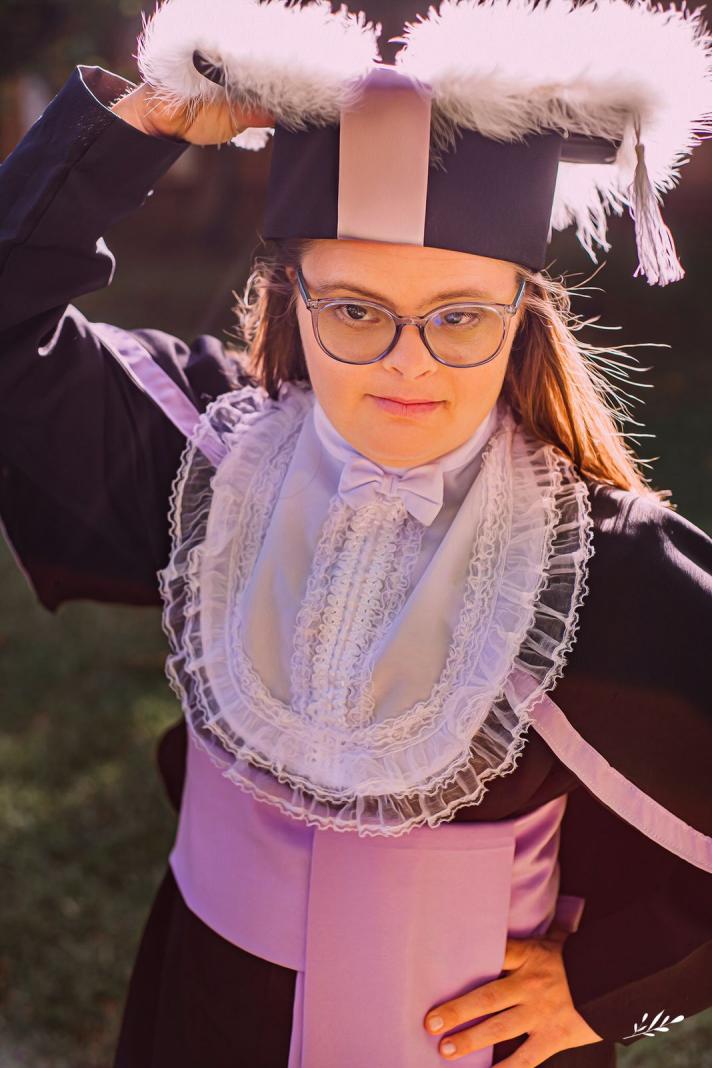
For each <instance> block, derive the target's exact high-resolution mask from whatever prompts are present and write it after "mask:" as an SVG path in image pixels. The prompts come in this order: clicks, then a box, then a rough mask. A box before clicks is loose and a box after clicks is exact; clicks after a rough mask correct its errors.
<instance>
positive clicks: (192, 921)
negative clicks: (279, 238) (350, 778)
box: [0, 66, 712, 1068]
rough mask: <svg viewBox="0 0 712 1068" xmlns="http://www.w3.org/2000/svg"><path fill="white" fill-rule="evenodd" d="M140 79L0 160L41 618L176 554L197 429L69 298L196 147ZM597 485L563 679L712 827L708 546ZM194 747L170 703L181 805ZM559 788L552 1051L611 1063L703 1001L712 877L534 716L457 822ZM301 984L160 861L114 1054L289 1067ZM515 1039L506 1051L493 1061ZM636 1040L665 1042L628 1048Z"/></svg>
mask: <svg viewBox="0 0 712 1068" xmlns="http://www.w3.org/2000/svg"><path fill="white" fill-rule="evenodd" d="M127 85H128V83H126V82H125V81H124V80H123V79H121V78H119V77H118V76H116V75H113V74H111V73H109V72H107V71H104V70H103V69H102V68H100V67H90V66H82V67H77V68H75V70H74V71H73V73H72V74H71V76H70V77H69V79H68V80H67V82H66V83H65V85H64V86H63V88H62V89H61V91H60V92H59V93H58V94H57V96H56V97H55V98H54V99H53V100H52V102H51V103H50V104H49V106H48V107H47V108H46V109H45V111H44V113H43V115H42V116H41V117H40V118H39V119H38V120H37V122H36V123H35V124H34V125H33V127H32V128H31V129H30V130H29V131H28V133H27V134H26V135H25V137H24V138H23V139H22V141H21V142H20V143H19V145H18V146H17V148H16V149H15V150H14V151H13V152H12V153H11V155H10V156H9V157H8V158H7V160H6V161H5V162H4V163H3V164H2V166H0V218H1V219H2V225H1V228H0V517H1V518H2V521H3V523H4V528H5V535H6V538H7V540H8V542H9V544H10V546H11V548H12V549H13V551H14V553H15V555H16V559H17V563H18V566H19V567H20V568H21V569H22V570H23V572H24V574H25V576H26V578H27V580H28V582H29V584H30V586H31V588H32V590H33V592H34V594H35V595H36V597H37V598H38V600H39V602H40V603H41V604H42V605H43V606H44V607H45V608H47V609H48V610H49V611H51V612H55V611H56V610H57V608H58V607H59V606H60V605H61V604H63V603H65V602H67V601H71V600H78V599H91V600H95V601H103V602H114V603H122V604H132V605H156V606H158V605H160V603H161V602H160V596H159V592H158V583H157V576H156V572H157V570H159V569H160V568H163V567H164V566H165V564H166V563H167V560H168V556H169V551H170V538H169V528H168V521H167V514H168V498H169V493H170V488H171V483H172V480H173V478H174V476H175V473H176V471H177V467H178V462H179V457H180V454H181V451H182V449H183V447H184V445H185V438H184V436H183V434H182V433H181V432H180V431H179V430H177V429H176V427H175V426H174V425H173V424H172V423H171V422H170V421H169V419H168V418H167V417H166V415H165V414H164V413H163V412H162V411H161V410H160V409H159V408H158V407H157V405H156V404H155V403H154V402H153V400H152V399H151V397H150V396H149V395H148V394H146V393H145V392H142V390H141V389H139V388H138V387H137V385H136V383H135V382H134V381H133V380H132V379H131V378H130V377H129V376H128V374H127V373H126V372H125V370H124V368H123V367H122V365H121V364H120V363H119V362H118V361H117V360H116V359H115V357H114V356H113V355H112V353H111V352H110V351H109V350H108V349H107V347H106V346H105V345H104V343H103V342H102V340H101V338H100V336H99V331H98V330H97V328H96V326H95V324H93V323H92V322H90V321H89V320H88V319H87V318H86V317H85V316H84V315H83V314H82V313H81V312H80V311H79V309H78V308H76V307H75V306H74V305H73V304H72V303H70V302H71V301H72V300H73V299H76V298H77V297H79V296H80V295H82V294H84V293H88V292H92V291H95V290H98V289H100V288H101V287H103V286H105V285H108V284H109V283H110V282H111V279H112V276H113V272H114V266H115V261H114V258H113V255H112V253H111V251H110V250H109V249H108V247H107V245H106V244H105V242H104V240H103V238H102V234H104V233H105V232H106V230H107V229H108V228H109V227H110V226H111V225H113V224H114V223H115V222H116V221H118V220H119V219H120V218H122V217H123V216H124V215H126V214H127V213H128V212H131V211H135V210H137V209H138V208H139V207H140V206H141V205H142V204H143V202H144V201H145V199H146V197H147V196H148V195H150V193H151V192H152V191H153V188H152V187H153V185H154V184H155V182H156V181H157V180H158V178H159V177H160V176H161V175H162V174H163V173H164V172H165V171H166V170H167V169H168V168H169V167H170V166H171V164H172V163H173V162H174V161H175V160H176V159H177V158H178V157H179V156H180V155H181V153H182V152H183V151H184V150H185V148H186V147H187V143H186V142H183V141H177V140H171V139H168V138H161V137H150V136H148V135H145V134H143V133H141V132H140V131H138V130H136V129H134V128H133V127H131V126H130V125H128V124H127V123H125V122H124V121H123V120H121V119H120V118H119V117H118V116H116V115H114V114H113V113H112V112H111V111H109V109H108V107H107V106H106V105H108V104H109V103H111V102H112V101H113V100H114V99H116V97H117V96H118V95H119V94H120V93H121V92H122V91H123V90H124V89H125V88H126V87H127ZM89 87H91V91H90V88H89ZM125 335H126V339H127V340H129V341H130V340H131V337H133V338H137V339H140V341H141V342H142V344H143V345H144V346H146V347H147V349H148V351H149V352H150V354H151V355H152V357H153V359H154V360H155V361H156V362H157V363H158V364H159V365H160V366H161V367H162V368H163V369H164V370H165V371H166V372H167V373H168V375H170V377H171V378H172V379H173V381H174V382H175V383H176V385H177V386H178V387H179V388H180V389H181V390H183V392H184V393H185V394H186V395H187V396H188V397H189V399H190V400H191V401H192V403H193V404H194V405H195V407H196V408H198V409H199V410H201V411H202V410H204V409H205V407H206V405H207V404H208V403H209V401H210V400H212V399H213V398H214V397H216V396H218V395H219V394H221V393H223V392H225V391H227V390H229V389H232V388H235V387H236V386H239V385H240V383H241V382H243V381H244V377H243V372H242V371H241V370H240V369H239V367H238V365H237V364H236V362H235V360H234V358H233V357H232V356H231V355H230V354H229V353H228V352H227V351H226V350H225V347H224V346H223V344H222V342H221V341H220V340H219V339H218V338H216V337H213V336H210V335H201V336H199V337H197V338H196V339H195V340H193V341H192V342H191V343H190V344H187V343H186V342H184V341H182V340H180V339H178V338H176V337H173V336H171V335H170V334H167V333H165V332H163V331H160V330H153V329H148V328H147V329H140V330H139V329H137V330H133V331H125ZM589 489H590V495H591V505H592V516H593V523H594V538H593V544H594V554H593V557H592V559H591V561H590V570H589V593H588V595H587V597H586V599H585V601H584V604H583V607H582V609H581V612H580V617H579V620H580V622H579V630H578V634H577V638H576V641H575V644H574V648H573V650H572V652H571V653H570V655H569V658H568V662H567V665H566V668H565V671H564V674H563V677H562V678H560V679H559V680H558V682H557V683H556V686H555V688H554V690H553V691H551V694H550V696H551V697H553V699H554V700H555V701H556V703H557V704H558V705H559V706H560V707H561V708H562V709H563V710H564V712H565V714H566V716H567V718H568V720H569V721H570V722H571V723H572V724H573V726H574V727H575V728H576V730H577V731H578V732H579V733H580V734H581V736H582V737H583V738H585V739H586V741H587V742H589V743H590V744H591V745H592V746H594V747H595V748H596V750H597V751H598V752H599V753H600V754H602V755H603V756H604V757H605V759H606V760H607V761H608V762H609V763H610V764H611V765H612V766H613V767H614V768H616V769H618V770H619V771H620V772H621V773H622V774H623V775H625V776H626V777H627V778H628V779H629V780H630V781H631V782H633V783H634V784H635V785H636V786H638V787H639V788H640V789H642V790H643V791H645V792H646V793H647V794H648V795H649V796H651V797H652V798H654V799H655V800H656V801H657V802H659V803H660V804H661V805H663V806H664V807H665V808H667V809H668V810H669V811H670V812H672V813H674V814H675V815H676V816H678V817H680V818H681V819H683V820H685V821H686V822H687V823H689V824H690V825H691V826H692V827H694V828H696V829H697V830H698V831H701V832H703V833H704V834H707V835H710V834H712V803H711V802H710V788H709V768H710V754H712V715H710V706H709V700H708V697H707V693H708V683H707V673H708V669H707V657H706V655H705V653H706V650H707V648H708V647H709V639H710V634H711V633H712V627H711V626H710V623H711V605H712V577H711V576H712V539H710V538H709V537H708V536H707V535H706V534H705V533H704V532H703V531H702V530H700V529H699V528H697V527H696V526H694V525H693V524H692V523H690V522H689V521H688V520H687V519H685V518H684V517H683V516H681V515H679V514H677V513H675V512H673V511H670V510H667V509H659V508H657V507H655V506H654V505H653V504H651V503H649V502H648V501H646V500H644V499H642V498H640V497H639V496H637V495H636V494H634V493H631V492H626V491H623V490H620V489H617V488H615V487H611V486H609V485H606V484H604V483H602V482H599V481H589ZM185 745H186V733H185V725H184V723H183V721H182V720H179V721H178V722H177V723H176V725H175V726H174V727H173V728H171V730H170V731H168V732H167V733H166V734H165V735H164V737H163V738H162V739H161V742H160V744H159V749H158V754H157V757H158V766H159V769H160V772H161V774H162V777H163V780H164V783H165V786H166V790H167V793H168V796H169V798H170V799H171V801H172V802H173V804H174V805H175V807H176V808H178V807H179V806H180V797H181V789H182V781H183V774H184V765H185ZM563 793H567V794H568V795H569V801H568V807H567V810H566V814H565V816H564V821H563V824H562V829H561V854H560V860H561V887H560V890H561V893H569V894H576V895H580V896H583V897H585V898H586V907H585V910H584V914H583V919H582V921H581V925H580V928H579V930H578V931H577V932H575V933H573V934H571V935H570V936H569V937H568V938H567V940H566V942H565V944H564V950H563V955H564V963H565V966H566V972H567V977H568V981H569V986H570V989H571V994H572V998H573V1002H574V1004H575V1006H576V1008H577V1009H578V1011H579V1012H580V1013H581V1015H582V1016H583V1017H584V1018H585V1019H586V1020H587V1021H588V1022H589V1023H590V1025H591V1026H592V1027H593V1029H594V1030H595V1031H596V1032H597V1033H598V1034H599V1035H601V1036H602V1037H603V1039H604V1040H605V1041H603V1042H599V1043H594V1044H591V1045H588V1046H584V1047H579V1048H577V1049H574V1050H567V1051H563V1052H562V1053H559V1054H557V1055H556V1056H555V1057H552V1058H550V1059H549V1060H547V1061H546V1062H545V1063H546V1065H547V1066H551V1068H604V1066H610V1065H613V1064H614V1063H615V1056H614V1045H613V1044H614V1043H615V1042H620V1041H622V1040H623V1038H624V1036H627V1035H630V1034H631V1033H632V1031H633V1028H634V1025H635V1024H637V1023H639V1022H640V1021H641V1019H642V1017H643V1015H644V1014H645V1013H648V1019H649V1020H650V1019H652V1017H653V1016H655V1015H656V1014H657V1013H658V1012H659V1011H660V1010H663V1011H664V1013H665V1014H669V1015H670V1016H671V1017H673V1016H676V1015H679V1014H683V1015H684V1016H685V1017H690V1016H692V1015H694V1014H695V1013H698V1012H700V1011H702V1010H703V1009H705V1008H708V1007H710V1006H712V877H711V876H710V874H709V873H707V872H705V871H703V870H702V869H701V868H699V867H696V866H695V865H693V864H691V863H689V862H687V861H685V860H682V859H680V858H679V857H678V856H676V855H674V854H673V853H671V852H669V851H668V850H667V849H665V848H663V847H662V846H660V845H658V844H657V843H656V842H654V841H653V840H651V839H650V838H649V837H647V836H646V835H644V834H641V833H640V832H639V831H638V830H637V829H636V828H635V827H634V826H632V825H631V823H630V822H627V821H626V820H624V819H622V818H621V817H620V816H619V815H618V814H617V813H616V812H615V811H612V810H611V809H610V808H608V807H607V806H606V805H605V804H604V803H602V801H601V800H600V798H598V797H597V796H596V795H595V794H594V793H592V792H591V791H590V790H589V789H587V788H585V787H584V786H583V785H582V784H581V783H580V781H579V780H578V779H577V778H576V776H575V775H574V774H573V773H572V772H571V771H570V769H569V768H568V767H566V766H565V765H564V764H562V763H561V762H560V761H559V760H558V759H557V758H556V756H555V755H554V753H553V752H552V750H551V749H550V748H549V747H548V746H547V744H546V743H545V742H544V741H543V740H542V738H540V737H539V736H538V735H537V734H536V732H535V731H533V730H530V731H529V734H528V743H527V745H526V747H525V749H524V751H523V753H522V756H521V758H520V760H519V762H518V765H517V767H516V769H515V771H514V772H513V773H511V774H509V775H507V776H504V777H502V778H500V779H495V780H492V782H491V785H490V788H489V790H488V792H487V793H486V795H485V797H484V799H483V801H482V803H481V804H480V805H473V806H469V807H465V808H462V809H460V810H459V811H458V812H457V813H456V816H455V819H456V820H458V821H465V820H471V821H477V820H494V819H503V818H509V817H512V816H515V815H520V814H522V813H524V812H526V811H528V810H530V809H531V808H534V807H535V806H537V805H540V804H543V803H544V802H546V801H548V800H551V799H552V798H554V797H557V796H559V795H561V794H563ZM236 991H237V992H238V994H237V996H236ZM293 991H294V973H293V972H291V971H290V970H289V969H285V968H282V967H280V966H278V965H275V964H272V963H270V962H267V961H262V960H258V959H257V958H255V957H253V956H251V955H250V954H249V953H246V952H245V951H244V950H242V949H240V948H239V947H236V946H233V945H231V944H230V943H228V942H226V941H224V940H223V939H222V938H221V937H220V936H219V935H217V934H216V933H215V932H213V931H211V930H210V928H209V927H207V926H206V925H205V924H203V923H202V922H201V921H200V920H199V919H198V918H197V917H196V916H194V915H193V914H192V913H190V911H189V910H188V909H187V907H186V906H185V903H184V902H183V900H182V898H181V896H180V893H179V891H178V888H177V887H176V885H175V881H174V880H173V878H172V874H171V872H170V869H167V871H166V874H165V877H164V880H163V882H162V884H161V886H160V888H159V891H158V894H157V896H156V899H155V901H154V904H153V907H152V910H151V915H150V917H149V920H148V922H147V925H146V928H145V930H144V932H143V938H142V941H141V947H140V950H139V954H138V959H137V961H136V965H135V968H134V972H133V974H132V978H131V984H130V988H129V994H128V998H127V1005H126V1009H125V1016H124V1022H123V1028H122V1034H121V1040H120V1043H119V1050H118V1052H117V1060H116V1065H115V1068H149V1066H150V1068H165V1065H167V1064H170V1065H171V1068H223V1066H225V1068H227V1066H228V1065H231V1066H232V1068H234V1066H235V1065H238V1064H242V1063H244V1064H248V1063H249V1064H250V1066H251V1068H259V1066H265V1068H284V1065H286V1050H287V1049H288V1045H289V1032H290V1028H291V1003H292V996H293ZM221 1006H222V1007H224V1012H223V1011H222V1008H221ZM225 1014H227V1017H228V1018H230V1019H231V1021H232V1024H231V1026H230V1028H228V1029H226V1028H225V1027H224V1025H223V1024H222V1023H221V1021H224V1019H225V1018H226V1015H225ZM414 1026H419V1022H418V1021H416V1022H415V1023H414ZM677 1027H682V1028H684V1027H685V1023H684V1022H683V1023H681V1024H678V1025H677ZM522 1041H524V1036H523V1037H521V1038H519V1039H517V1040H513V1041H511V1042H505V1043H500V1044H498V1045H497V1046H495V1063H497V1062H498V1061H500V1060H502V1059H504V1057H505V1056H507V1055H508V1054H510V1053H511V1052H513V1050H514V1049H515V1048H516V1047H517V1045H519V1044H520V1043H521V1042H522ZM638 1041H646V1042H650V1041H653V1040H651V1039H649V1038H645V1039H642V1038H639V1037H638V1038H632V1039H627V1040H626V1041H625V1043H624V1044H625V1045H630V1044H632V1043H634V1042H638ZM314 1068H318V1066H314Z"/></svg>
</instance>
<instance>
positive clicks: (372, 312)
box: [297, 267, 526, 367]
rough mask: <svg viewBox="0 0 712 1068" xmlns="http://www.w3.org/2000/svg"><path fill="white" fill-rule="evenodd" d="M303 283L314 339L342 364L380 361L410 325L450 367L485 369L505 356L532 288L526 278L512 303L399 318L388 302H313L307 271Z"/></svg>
mask: <svg viewBox="0 0 712 1068" xmlns="http://www.w3.org/2000/svg"><path fill="white" fill-rule="evenodd" d="M297 284H298V286H299V292H300V294H301V296H302V299H303V301H304V303H305V305H306V306H307V308H308V309H309V311H310V312H311V317H312V327H313V329H314V336H315V337H316V340H317V341H318V342H319V345H320V347H321V348H322V349H323V350H324V352H325V353H326V354H327V355H328V356H331V357H332V358H333V359H335V360H339V361H340V362H341V363H353V364H367V363H376V361H377V360H382V359H383V357H384V356H387V355H388V353H389V352H391V351H392V350H393V349H394V348H395V346H396V345H397V344H398V339H399V338H400V336H401V332H402V330H403V327H404V326H417V327H418V330H419V332H420V337H421V340H422V342H423V344H424V345H425V347H426V348H427V350H428V352H429V353H430V355H431V356H433V357H434V359H436V360H437V361H438V363H442V364H445V365H446V366H447V367H480V366H481V365H482V364H485V363H489V362H490V360H493V359H494V358H495V356H497V354H498V353H499V352H500V350H501V348H502V345H503V344H504V340H505V338H506V336H507V327H508V325H509V321H510V319H511V317H512V316H513V315H515V314H516V312H517V310H518V308H519V305H520V303H521V300H522V296H523V295H524V290H525V288H526V279H522V281H521V282H520V284H519V288H518V290H517V295H516V297H515V298H514V302H513V303H512V304H495V303H492V302H489V301H478V300H468V301H463V302H461V303H459V304H446V305H443V307H441V308H435V310H434V311H431V312H428V314H427V315H408V316H400V315H394V313H393V312H392V311H389V309H388V308H384V307H383V305H382V304H376V303H374V301H371V300H352V299H351V298H347V297H323V298H320V299H318V300H317V299H315V298H313V297H312V296H311V295H310V293H309V290H308V289H307V285H306V282H305V280H304V275H303V274H302V269H301V267H298V268H297Z"/></svg>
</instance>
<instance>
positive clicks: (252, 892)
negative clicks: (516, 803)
mask: <svg viewBox="0 0 712 1068" xmlns="http://www.w3.org/2000/svg"><path fill="white" fill-rule="evenodd" d="M189 737H190V740H189V745H188V767H187V774H186V781H185V787H184V790H185V792H184V796H183V802H182V807H181V813H180V819H179V825H178V833H177V837H176V842H175V845H174V847H173V850H172V852H171V855H170V863H171V866H172V868H173V872H174V874H175V877H176V880H177V882H178V885H179V886H180V889H181V893H182V894H183V897H184V898H185V901H186V903H187V904H188V906H189V908H191V909H192V911H193V912H195V913H196V914H197V915H198V916H199V917H200V918H201V919H203V921H204V922H205V923H207V924H208V925H209V926H211V927H212V928H213V929H214V930H216V931H217V932H218V933H219V934H221V935H222V936H223V937H224V938H226V939H227V940H228V941H231V942H233V943H234V944H236V945H239V946H241V947H242V948H244V949H246V950H247V951H248V952H250V953H253V954H255V955H256V956H259V957H262V958H265V959H267V960H272V961H274V962H275V963H277V964H281V965H283V966H284V967H288V968H292V969H293V970H295V971H296V972H297V973H298V975H297V983H296V991H295V1001H294V1013H293V1021H292V1038H291V1046H290V1055H289V1064H288V1068H333V1065H337V1064H338V1065H339V1068H363V1066H364V1065H365V1064H368V1065H369V1068H392V1066H393V1065H394V1064H407V1065H408V1068H436V1066H439V1065H441V1064H442V1057H441V1055H440V1054H439V1053H438V1049H437V1043H438V1040H439V1038H436V1037H434V1036H432V1035H429V1034H428V1033H427V1032H426V1031H425V1029H424V1028H423V1026H422V1019H423V1017H424V1015H425V1013H426V1012H427V1010H428V1009H429V1008H431V1007H433V1006H434V1005H436V1004H438V1003H440V1002H442V1001H444V1000H446V999H448V998H452V997H457V996H458V995H460V994H464V993H465V992H466V991H468V990H471V989H472V988H473V987H475V986H479V985H481V984H482V983H485V982H488V981H489V980H491V979H494V978H496V977H497V976H499V975H500V973H501V970H502V962H503V959H504V952H505V942H506V938H507V935H508V934H509V935H511V936H512V937H515V938H526V937H530V936H531V937H536V936H537V935H539V934H543V933H544V932H545V931H546V929H547V928H548V927H549V925H550V923H551V922H552V919H553V918H554V917H555V916H556V918H557V919H559V920H560V921H561V922H562V923H563V924H565V925H566V926H568V927H569V929H571V930H575V929H576V927H577V926H578V922H579V919H580V915H581V912H582V909H583V905H584V900H583V899H582V898H577V897H573V896H570V895H559V893H558V888H559V865H558V859H557V858H558V845H559V830H560V823H561V819H562V817H563V814H564V810H565V807H566V800H567V799H566V797H565V796H563V797H558V798H555V799H554V800H553V801H551V802H548V803H547V804H545V805H542V806H540V807H539V808H537V809H535V810H534V811H532V812H530V813H527V814H525V815H524V816H521V817H518V818H515V819H509V820H501V821H496V822H482V823H452V822H449V823H445V824H442V825H441V826H440V827H437V828H430V827H417V828H415V829H414V830H412V831H411V832H409V833H408V834H406V835H403V836H400V837H398V838H388V837H384V836H365V837H362V836H359V835H357V834H355V833H354V832H348V831H335V830H333V829H331V828H315V827H311V826H308V825H307V824H306V823H304V822H303V821H301V820H297V819H294V818H293V817H291V816H289V815H287V814H285V813H282V812H281V811H280V810H279V809H278V808H276V807H275V806H274V805H268V804H265V803H263V802H260V801H258V800H256V799H255V798H254V797H252V796H251V795H250V794H248V793H247V792H245V791H244V790H242V789H241V788H240V787H239V786H237V785H236V784H235V783H233V782H231V781H229V780H228V779H227V778H225V777H224V776H223V775H222V774H221V770H220V769H219V768H218V767H216V765H215V764H213V762H212V761H211V759H210V757H209V756H208V755H207V754H206V753H205V751H204V750H203V749H202V748H200V747H199V746H198V745H197V744H196V743H195V742H194V741H193V739H192V736H189ZM472 1022H474V1021H471V1022H470V1025H471V1023H472ZM470 1025H468V1026H470ZM439 1037H442V1036H439ZM462 1063H463V1066H464V1065H467V1066H468V1068H490V1065H491V1064H492V1047H491V1046H490V1047H488V1048H486V1049H483V1050H479V1051H476V1052H474V1053H472V1054H469V1055H468V1056H466V1057H464V1058H462Z"/></svg>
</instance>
